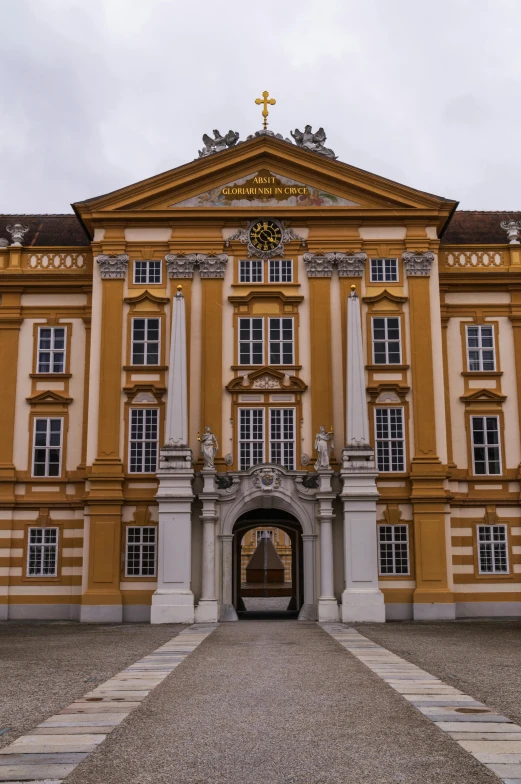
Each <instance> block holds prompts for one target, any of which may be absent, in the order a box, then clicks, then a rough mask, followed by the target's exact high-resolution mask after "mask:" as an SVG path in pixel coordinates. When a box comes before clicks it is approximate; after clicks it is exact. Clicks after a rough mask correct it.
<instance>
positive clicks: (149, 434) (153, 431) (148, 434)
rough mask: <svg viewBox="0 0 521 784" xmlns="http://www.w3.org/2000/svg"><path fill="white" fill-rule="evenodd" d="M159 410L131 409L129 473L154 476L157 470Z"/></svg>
mask: <svg viewBox="0 0 521 784" xmlns="http://www.w3.org/2000/svg"><path fill="white" fill-rule="evenodd" d="M158 441H159V409H157V408H131V409H130V439H129V471H130V473H132V474H152V473H154V472H155V471H156V470H157V446H158Z"/></svg>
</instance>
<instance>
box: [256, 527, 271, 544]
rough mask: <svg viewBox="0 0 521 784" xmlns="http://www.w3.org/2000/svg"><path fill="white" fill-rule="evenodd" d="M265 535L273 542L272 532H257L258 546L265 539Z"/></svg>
mask: <svg viewBox="0 0 521 784" xmlns="http://www.w3.org/2000/svg"><path fill="white" fill-rule="evenodd" d="M265 534H267V535H268V537H269V538H270V539H271V541H273V531H267V530H266V531H257V544H259V542H260V540H261V539H262V538H263V537H265Z"/></svg>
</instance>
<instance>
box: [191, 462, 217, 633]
mask: <svg viewBox="0 0 521 784" xmlns="http://www.w3.org/2000/svg"><path fill="white" fill-rule="evenodd" d="M201 473H202V477H203V491H202V493H199V499H200V500H201V501H202V504H203V511H202V514H201V521H202V523H203V563H202V567H203V573H202V578H203V579H202V592H201V598H200V599H199V604H198V605H197V607H196V608H195V621H196V623H215V622H217V621H218V620H219V607H218V603H217V597H216V595H215V526H216V523H217V509H216V502H217V499H218V495H217V493H216V492H215V474H216V471H215V468H203V470H202V472H201Z"/></svg>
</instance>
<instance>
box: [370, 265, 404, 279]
mask: <svg viewBox="0 0 521 784" xmlns="http://www.w3.org/2000/svg"><path fill="white" fill-rule="evenodd" d="M397 280H398V259H371V282H372V283H393V282H396V281H397Z"/></svg>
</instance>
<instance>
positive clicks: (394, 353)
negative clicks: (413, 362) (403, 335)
mask: <svg viewBox="0 0 521 784" xmlns="http://www.w3.org/2000/svg"><path fill="white" fill-rule="evenodd" d="M372 321H373V362H374V364H375V365H399V364H400V363H401V361H402V353H401V348H400V319H399V318H394V317H392V318H380V317H378V318H373V320H372Z"/></svg>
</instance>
